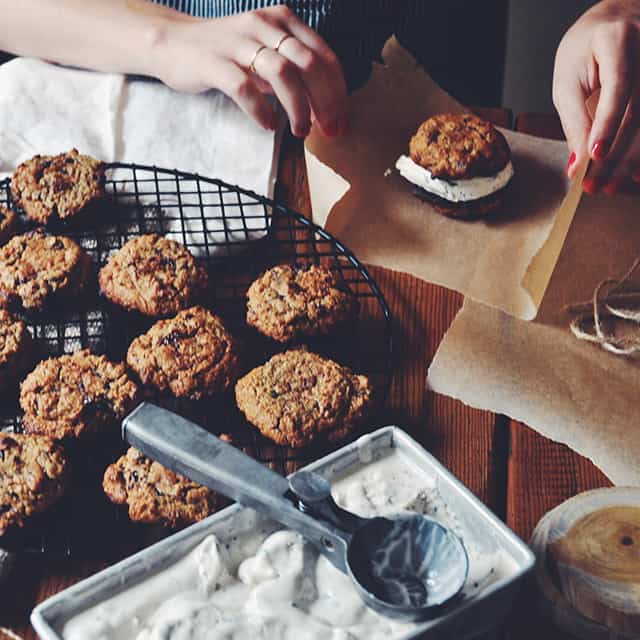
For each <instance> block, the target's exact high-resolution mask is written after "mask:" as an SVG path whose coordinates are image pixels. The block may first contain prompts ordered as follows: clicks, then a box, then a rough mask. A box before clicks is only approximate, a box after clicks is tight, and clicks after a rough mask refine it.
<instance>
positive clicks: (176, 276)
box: [99, 234, 207, 318]
mask: <svg viewBox="0 0 640 640" xmlns="http://www.w3.org/2000/svg"><path fill="white" fill-rule="evenodd" d="M99 282H100V291H101V292H102V294H103V295H104V296H106V297H107V298H108V299H109V300H111V301H112V302H114V303H115V304H118V305H121V306H123V307H125V308H126V309H129V310H135V311H139V312H140V313H142V314H144V315H146V316H152V317H154V318H158V317H166V316H171V315H174V314H175V313H177V312H178V311H180V310H181V309H186V308H187V307H189V306H191V305H192V304H194V302H196V301H197V300H198V298H199V297H201V296H202V294H203V292H204V291H205V289H206V288H207V272H206V270H205V268H204V267H203V266H202V265H200V264H198V262H197V261H196V259H195V258H194V257H193V256H192V255H191V253H189V251H188V249H187V248H186V247H185V246H184V245H182V244H180V243H179V242H176V241H175V240H169V239H168V238H164V237H162V236H160V235H157V234H149V235H143V236H138V237H136V238H133V239H132V240H129V242H127V243H126V244H125V245H124V246H123V247H122V248H121V249H120V250H119V251H117V252H116V253H114V254H113V255H112V256H111V258H110V259H109V261H108V262H107V264H106V265H105V266H104V267H103V268H102V269H101V270H100V275H99Z"/></svg>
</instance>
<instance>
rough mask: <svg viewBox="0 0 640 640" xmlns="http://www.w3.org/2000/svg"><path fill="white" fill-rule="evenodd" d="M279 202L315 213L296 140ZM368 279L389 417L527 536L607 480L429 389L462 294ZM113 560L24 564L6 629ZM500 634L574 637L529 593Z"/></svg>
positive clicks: (8, 598)
mask: <svg viewBox="0 0 640 640" xmlns="http://www.w3.org/2000/svg"><path fill="white" fill-rule="evenodd" d="M478 111H479V112H480V113H481V115H483V116H484V117H486V118H488V119H490V120H492V121H493V122H495V123H497V124H500V125H501V126H504V127H511V126H512V116H511V113H510V112H509V111H508V110H504V109H490V110H486V109H479V110H478ZM515 126H516V129H517V130H518V131H524V132H527V133H533V134H536V135H539V136H545V137H551V138H559V137H561V136H562V132H561V129H560V126H559V123H558V121H557V119H556V118H555V117H552V116H544V115H535V114H525V115H521V116H520V117H519V118H518V119H517V121H516V123H515ZM277 197H278V198H279V199H280V200H282V201H284V202H285V203H287V204H288V205H289V206H290V207H292V208H293V209H296V210H298V211H300V212H301V213H303V214H305V215H310V202H309V195H308V189H307V182H306V174H305V168H304V160H303V155H302V148H301V145H300V144H299V143H297V142H296V141H294V140H291V139H287V140H286V141H285V144H284V146H283V151H282V162H281V166H280V173H279V185H278V193H277ZM371 273H372V275H373V277H374V278H375V279H376V280H377V282H378V284H379V286H380V288H381V290H382V292H383V294H384V295H385V297H386V299H387V302H388V303H389V306H390V307H391V310H392V312H393V315H394V318H395V328H394V330H395V345H396V355H395V358H396V367H397V368H396V374H395V378H394V381H393V383H392V388H391V393H390V396H389V400H388V406H387V408H386V411H387V415H386V416H385V419H387V420H389V421H390V422H394V423H395V424H398V425H402V426H404V427H405V428H406V429H407V430H408V431H409V432H410V433H411V434H412V435H413V436H414V437H415V438H417V439H418V440H419V441H420V442H421V443H422V444H424V445H425V447H426V448H427V449H428V450H429V451H431V452H432V453H433V454H434V455H435V456H437V457H438V458H439V459H440V460H441V461H442V462H443V463H444V464H445V465H446V466H447V467H448V468H449V469H450V470H451V471H452V472H453V473H454V474H455V475H456V476H458V478H460V479H461V480H462V482H464V483H465V484H466V485H467V486H468V487H469V488H470V489H471V490H472V491H473V492H474V493H475V494H476V495H477V496H478V497H479V498H480V499H482V500H483V501H484V502H485V503H486V504H487V505H488V506H489V507H490V508H491V509H493V511H494V512H495V513H497V514H498V515H499V516H500V517H501V518H502V519H504V520H505V521H506V522H507V524H508V525H509V526H510V527H511V528H512V529H513V530H514V531H515V532H516V533H518V534H519V535H520V536H521V537H522V538H523V539H524V540H527V539H528V537H529V535H530V534H531V532H532V530H533V527H534V526H535V524H536V522H537V521H538V519H539V518H540V517H541V516H542V515H543V514H544V513H545V512H546V511H548V510H549V509H551V508H552V507H554V506H555V505H557V504H558V503H560V502H562V501H563V500H565V499H566V498H568V497H570V496H572V495H574V494H576V493H578V492H580V491H585V490H587V489H593V488H596V487H602V486H607V485H609V484H610V483H609V482H608V480H607V479H606V478H605V477H604V476H603V475H602V474H601V473H600V472H599V471H598V470H597V469H596V468H595V467H594V466H593V465H592V464H591V463H590V462H589V461H587V460H585V459H584V458H582V457H580V456H579V455H577V454H575V453H573V452H572V451H570V450H569V449H568V448H567V447H565V446H563V445H559V444H556V443H553V442H551V441H549V440H546V439H545V438H543V437H541V436H539V435H538V434H536V433H535V432H534V431H533V430H531V429H529V428H528V427H526V426H525V425H523V424H520V423H517V422H514V421H512V420H510V419H509V418H507V417H505V416H500V415H495V414H492V413H489V412H486V411H478V410H476V409H471V408H469V407H466V406H464V405H462V404H461V403H460V402H457V401H454V400H451V399H450V398H446V397H443V396H438V395H435V394H432V393H430V392H427V391H426V389H425V375H426V370H427V367H428V365H429V363H430V362H431V359H432V358H433V356H434V354H435V351H436V349H437V347H438V344H439V343H440V341H441V340H442V338H443V336H444V334H445V332H446V330H447V328H448V327H449V325H450V324H451V322H452V321H453V318H454V317H455V315H456V313H457V312H458V310H459V309H460V306H461V304H462V296H461V295H460V294H458V293H455V292H452V291H448V290H446V289H444V288H442V287H438V286H435V285H432V284H428V283H425V282H423V281H421V280H418V279H416V278H413V277H411V276H407V275H404V274H400V273H397V272H393V271H390V270H387V269H382V268H377V267H372V268H371ZM106 564H108V562H107V561H106V559H105V562H95V561H93V562H89V561H79V560H73V559H72V560H64V561H61V560H57V561H56V560H52V559H46V558H40V557H37V558H27V559H23V560H21V561H20V563H19V564H18V567H17V570H16V571H15V574H14V578H13V579H12V581H11V582H10V583H8V584H3V585H1V586H0V626H8V627H10V628H12V629H13V630H15V631H16V632H17V633H19V634H20V635H22V636H23V637H24V638H29V639H33V638H36V635H35V633H34V632H33V630H32V629H31V627H30V625H29V621H28V620H29V614H30V612H31V609H32V608H33V607H34V605H35V604H36V603H38V602H40V601H42V600H43V599H45V598H47V597H48V596H50V595H52V594H54V593H56V592H57V591H60V590H61V589H63V588H65V587H67V586H69V585H71V584H73V583H74V582H77V581H78V580H80V579H82V578H85V577H86V576H88V575H91V574H93V573H95V572H96V571H98V570H99V569H101V568H103V566H105V565H106ZM496 637H501V638H503V639H504V640H511V639H512V640H516V639H517V640H529V639H530V640H534V639H535V640H539V639H540V638H542V637H544V638H545V640H556V639H560V638H566V637H567V636H566V635H564V634H561V633H559V632H557V631H554V630H553V629H551V628H549V626H548V624H546V623H545V622H544V621H542V620H539V616H538V615H537V613H536V611H535V609H534V607H533V605H532V596H531V594H530V593H529V592H528V590H527V589H525V590H524V591H523V593H522V595H521V597H520V599H519V602H518V605H517V607H516V609H515V610H514V612H513V615H512V616H511V619H510V620H509V621H508V622H507V624H506V625H505V627H504V628H503V629H502V630H500V631H498V632H497V633H496Z"/></svg>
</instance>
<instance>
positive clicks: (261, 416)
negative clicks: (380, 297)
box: [236, 350, 372, 447]
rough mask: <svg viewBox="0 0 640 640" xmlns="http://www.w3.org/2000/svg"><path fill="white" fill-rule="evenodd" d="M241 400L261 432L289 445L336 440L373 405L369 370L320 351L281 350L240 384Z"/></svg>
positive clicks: (242, 409)
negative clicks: (362, 371)
mask: <svg viewBox="0 0 640 640" xmlns="http://www.w3.org/2000/svg"><path fill="white" fill-rule="evenodd" d="M236 402H237V405H238V408H239V409H240V410H241V411H242V412H243V413H244V415H245V416H246V418H247V420H248V421H249V422H250V423H251V424H253V425H255V426H256V427H257V428H258V429H259V430H260V431H261V433H262V434H263V435H264V436H266V437H267V438H270V439H271V440H273V441H275V442H277V443H278V444H282V445H287V446H290V447H305V446H307V445H310V444H312V443H313V442H315V441H316V440H319V441H329V442H335V441H337V440H340V439H342V438H344V437H345V436H346V435H347V434H348V433H349V432H350V431H352V430H353V429H355V428H356V427H357V426H359V425H360V424H361V423H362V421H363V419H364V418H365V417H366V415H367V412H368V410H369V409H370V408H371V405H372V388H371V384H370V382H369V380H368V378H367V377H366V376H363V375H355V374H354V373H353V372H352V371H351V370H350V369H348V368H347V367H343V366H342V365H339V364H338V363H336V362H333V361H332V360H328V359H326V358H322V357H321V356H319V355H316V354H315V353H310V352H307V351H303V350H292V351H286V352H285V353H280V354H277V355H275V356H273V358H271V360H269V361H268V362H267V363H266V364H264V365H262V366H261V367H257V368H256V369H253V371H250V372H249V373H248V374H247V375H246V376H244V377H243V378H241V379H240V380H238V383H237V384H236Z"/></svg>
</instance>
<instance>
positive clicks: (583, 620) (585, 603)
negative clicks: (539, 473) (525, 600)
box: [531, 487, 640, 640]
mask: <svg viewBox="0 0 640 640" xmlns="http://www.w3.org/2000/svg"><path fill="white" fill-rule="evenodd" d="M531 546H532V548H533V550H534V552H535V553H536V556H537V565H536V577H537V580H538V584H539V586H540V588H541V590H542V594H543V596H544V598H545V600H546V604H547V607H546V609H547V611H548V612H549V613H550V614H551V616H552V617H553V618H554V620H555V622H556V623H557V624H558V626H560V627H562V628H563V629H564V630H566V631H568V632H569V633H572V634H573V635H574V636H576V637H579V638H582V639H584V640H588V639H592V638H598V639H599V638H610V637H612V636H611V635H610V632H611V631H613V632H615V633H617V634H619V635H618V636H616V637H619V638H630V639H631V638H638V637H640V488H632V487H615V488H610V489H598V490H596V491H588V492H586V493H582V494H579V495H577V496H575V497H574V498H571V499H570V500H567V501H566V502H564V503H562V504H561V505H559V506H558V507H556V508H555V509H553V510H552V511H550V512H549V513H548V514H546V515H545V516H544V517H543V518H542V520H540V522H539V523H538V525H537V527H536V529H535V531H534V533H533V536H532V538H531Z"/></svg>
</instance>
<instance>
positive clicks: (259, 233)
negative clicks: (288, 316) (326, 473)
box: [0, 163, 393, 557]
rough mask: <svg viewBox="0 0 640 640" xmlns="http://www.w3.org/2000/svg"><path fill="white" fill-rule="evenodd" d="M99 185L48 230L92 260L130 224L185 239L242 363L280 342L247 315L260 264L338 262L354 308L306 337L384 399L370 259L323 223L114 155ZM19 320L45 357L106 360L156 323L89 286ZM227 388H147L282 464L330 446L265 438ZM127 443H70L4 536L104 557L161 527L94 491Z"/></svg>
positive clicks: (379, 309)
mask: <svg viewBox="0 0 640 640" xmlns="http://www.w3.org/2000/svg"><path fill="white" fill-rule="evenodd" d="M105 190H106V193H107V197H105V198H103V199H101V200H100V201H98V202H97V203H95V204H94V205H92V206H91V208H90V210H89V211H87V212H85V213H84V214H83V216H82V218H81V219H80V220H78V221H76V222H73V223H70V224H65V223H62V222H57V223H54V224H53V225H52V226H50V229H49V230H50V231H51V233H58V234H63V235H66V236H68V237H71V238H73V239H74V240H76V242H78V243H79V244H80V245H81V246H82V247H83V248H84V249H85V251H87V253H88V254H89V255H90V256H91V258H92V261H93V263H94V266H95V269H96V270H97V269H99V268H100V267H101V266H102V265H104V264H105V262H106V261H107V259H108V258H109V256H110V255H111V254H112V253H113V252H114V251H116V250H117V249H119V248H120V247H122V246H123V245H124V244H125V242H127V241H128V240H130V239H131V238H132V237H134V236H138V235H141V234H145V233H161V234H164V235H166V236H167V237H170V238H173V239H175V240H178V241H180V242H182V243H183V244H184V245H185V246H187V247H188V248H189V250H190V251H191V252H192V253H193V254H194V255H195V256H196V257H198V258H199V259H200V260H202V261H203V263H204V264H205V265H206V267H207V269H208V272H209V276H210V277H209V280H210V289H209V291H208V294H207V299H206V300H205V304H206V306H208V307H210V308H211V309H212V310H214V311H215V312H216V313H217V314H219V315H220V316H222V318H223V319H224V320H225V323H226V324H227V326H228V328H229V329H230V331H231V332H232V333H233V334H234V335H236V336H237V337H238V338H239V340H240V343H241V345H242V352H243V361H244V362H243V364H244V368H245V370H248V369H250V368H252V367H254V366H257V365H259V364H262V363H263V362H265V361H266V360H267V359H268V358H269V357H271V355H273V354H274V353H276V352H278V351H282V350H283V347H282V346H280V345H276V344H274V343H273V341H271V340H268V339H267V338H264V337H262V336H260V335H259V334H258V333H257V332H256V331H254V330H253V329H250V328H249V327H247V326H246V323H245V321H244V315H245V309H246V301H245V294H246V291H247V289H248V287H249V285H250V284H251V282H253V280H254V279H255V278H257V277H258V276H259V275H260V274H261V273H262V272H263V271H264V270H266V269H267V268H269V267H271V266H274V265H276V264H283V263H289V264H294V265H298V266H306V265H311V264H322V265H324V266H326V267H328V268H330V269H332V270H334V271H336V272H337V273H338V274H339V276H340V278H341V280H342V282H343V283H344V284H345V285H346V286H348V288H349V289H350V290H351V291H352V292H353V293H354V294H355V296H356V297H357V300H358V303H359V313H358V316H357V318H355V320H354V321H353V323H352V324H351V325H350V326H348V327H345V328H344V329H343V330H342V331H341V332H340V333H339V334H337V335H334V336H332V337H331V338H317V339H314V340H312V341H310V342H307V343H306V344H307V346H308V348H310V349H312V350H314V351H316V352H318V353H321V354H323V355H326V356H327V357H331V358H333V359H335V360H336V361H338V362H340V363H342V364H346V365H348V366H350V367H351V368H352V369H353V370H354V371H357V372H358V373H365V374H367V375H368V376H370V378H371V380H372V381H373V383H374V386H375V388H376V392H377V397H378V401H379V402H380V401H383V400H384V398H385V396H386V394H387V392H388V388H389V385H390V378H391V372H392V364H393V361H392V355H393V353H392V320H391V314H390V312H389V308H388V306H387V304H386V302H385V300H384V298H383V296H382V294H381V293H380V291H379V289H378V287H377V285H376V283H375V282H374V280H373V279H372V278H371V276H370V275H369V273H368V271H367V269H366V268H365V267H364V266H363V265H362V264H361V263H360V262H359V261H358V259H357V258H356V257H355V256H354V255H353V254H352V253H351V252H350V251H349V250H348V249H347V248H346V247H345V246H344V245H342V244H341V243H340V242H339V241H337V240H336V239H335V238H333V237H332V236H331V235H330V234H329V233H327V232H326V231H324V230H323V229H321V228H320V227H318V226H316V225H314V224H313V223H312V222H311V221H310V220H308V219H307V218H305V217H304V216H302V215H300V214H298V213H295V212H293V211H291V210H290V209H288V208H287V207H285V206H283V205H281V204H278V203H276V202H273V201H271V200H269V199H266V198H264V197H261V196H259V195H257V194H255V193H252V192H250V191H246V190H244V189H241V188H239V187H236V186H232V185H229V184H226V183H224V182H222V181H220V180H216V179H211V178H204V177H201V176H198V175H195V174H189V173H183V172H180V171H176V170H167V169H160V168H157V167H151V166H144V165H135V164H120V163H117V164H110V165H107V169H106V172H105ZM0 204H3V205H5V206H9V207H11V206H12V200H11V192H10V182H9V180H5V181H3V182H0ZM18 212H19V213H21V212H20V211H18ZM21 219H22V224H23V228H24V230H28V229H30V228H31V227H32V226H33V225H31V224H30V223H29V222H28V221H27V219H26V218H25V217H24V216H21ZM94 287H95V285H94ZM25 320H26V322H27V324H28V325H29V327H30V329H31V332H32V334H33V336H34V338H35V342H36V344H37V347H38V349H39V356H40V357H41V358H45V357H48V356H59V355H62V354H65V353H73V352H75V351H77V350H78V349H81V348H86V347H87V348H90V349H91V350H92V351H94V352H96V353H104V354H105V355H107V356H108V357H109V358H111V359H112V360H123V359H124V357H125V354H126V350H127V347H128V345H129V343H130V342H131V340H132V339H133V338H134V337H135V336H136V335H139V334H140V333H142V332H144V331H146V330H147V329H148V328H149V327H150V326H151V324H153V321H152V320H149V319H147V318H143V317H142V316H139V315H137V314H133V313H130V312H126V311H124V310H122V309H120V308H118V307H116V306H114V305H112V304H110V303H109V302H108V301H106V300H104V299H103V298H101V297H100V296H99V295H98V294H97V292H96V291H95V290H94V292H93V293H90V294H89V296H88V298H87V299H86V300H85V299H83V300H82V301H77V303H76V308H64V309H61V308H57V309H49V310H47V311H46V312H44V313H41V314H31V313H29V314H25ZM232 395H233V394H232V393H230V394H228V396H227V397H224V398H219V399H215V400H213V399H210V400H201V401H197V402H190V401H179V400H176V399H174V398H171V397H169V396H158V395H156V396H151V399H152V400H153V401H155V402H157V403H159V404H161V405H163V406H165V407H167V408H169V409H172V410H174V411H177V412H178V413H181V414H183V415H185V416H187V417H190V418H192V419H193V420H194V421H196V422H197V423H199V424H201V425H202V426H204V427H206V428H208V429H209V430H210V431H212V432H213V433H216V434H222V433H224V434H227V435H228V436H229V437H230V438H231V441H232V442H233V444H235V445H236V446H239V447H240V448H242V449H243V450H244V451H245V452H247V453H248V454H250V455H252V456H253V457H254V458H256V459H258V460H260V461H261V462H264V463H267V464H269V465H270V466H271V467H272V468H274V469H275V470H277V471H279V472H281V473H283V474H286V473H290V472H292V471H293V470H295V469H296V468H297V467H299V466H301V465H302V464H305V463H307V462H309V461H311V460H312V459H314V458H316V457H318V456H319V455H321V454H323V453H325V452H326V450H325V451H323V450H321V449H318V448H315V449H314V448H311V449H307V450H302V451H301V450H294V449H289V448H287V447H281V446H277V445H275V444H273V443H271V442H270V441H268V440H267V439H265V438H263V437H262V436H261V435H260V434H259V433H258V431H257V430H256V429H254V428H253V427H251V426H250V425H248V424H247V423H246V421H245V420H244V418H243V417H242V415H241V414H240V412H239V411H238V410H237V408H236V407H235V403H234V402H233V398H232ZM0 420H1V422H0V427H1V428H3V429H6V430H16V431H20V429H21V415H20V411H19V406H18V403H17V391H16V392H15V393H14V395H12V396H11V397H6V398H4V399H3V400H2V403H1V409H0ZM370 426H375V425H370ZM354 435H355V434H354ZM125 449H126V447H125V446H124V445H123V443H122V442H120V441H119V434H117V433H115V434H114V438H113V440H112V441H111V442H108V443H106V444H101V446H100V447H93V448H92V447H90V446H84V445H74V450H72V451H70V452H69V453H70V456H71V459H72V465H73V467H72V468H73V471H74V477H73V481H72V489H71V491H70V492H69V495H68V496H67V497H66V498H65V499H63V500H62V502H61V503H60V504H59V505H58V506H56V507H54V508H53V509H52V510H51V511H50V512H47V514H45V515H42V516H39V517H36V518H35V519H34V521H33V523H32V524H31V525H29V526H27V527H26V528H25V529H23V530H19V531H17V532H15V533H14V534H13V535H5V536H4V537H3V538H2V540H1V541H0V545H2V546H5V547H7V548H10V549H17V550H21V551H39V552H51V553H61V554H66V555H71V554H80V553H81V554H83V555H84V554H86V553H91V552H95V553H98V554H99V555H100V556H101V557H105V554H106V555H108V550H109V549H110V548H113V547H114V543H115V544H116V546H117V549H118V550H117V552H116V553H118V554H120V553H123V552H127V553H128V552H130V551H132V550H134V549H136V548H139V547H140V546H142V545H144V544H147V543H149V542H151V541H153V540H154V539H156V538H157V537H158V536H162V535H165V534H166V533H167V532H166V531H164V530H160V528H158V527H149V526H143V525H133V524H131V523H130V522H129V521H128V517H127V515H126V511H125V510H123V509H121V508H114V507H113V505H111V504H110V503H109V502H108V501H107V500H106V498H105V497H104V495H103V494H102V490H101V479H102V474H103V472H104V469H105V468H106V466H107V465H108V464H109V463H110V462H112V461H114V460H115V459H116V458H117V457H118V456H119V455H121V454H122V453H123V452H124V450H125ZM125 541H126V544H125Z"/></svg>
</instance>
